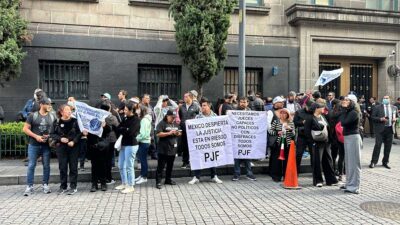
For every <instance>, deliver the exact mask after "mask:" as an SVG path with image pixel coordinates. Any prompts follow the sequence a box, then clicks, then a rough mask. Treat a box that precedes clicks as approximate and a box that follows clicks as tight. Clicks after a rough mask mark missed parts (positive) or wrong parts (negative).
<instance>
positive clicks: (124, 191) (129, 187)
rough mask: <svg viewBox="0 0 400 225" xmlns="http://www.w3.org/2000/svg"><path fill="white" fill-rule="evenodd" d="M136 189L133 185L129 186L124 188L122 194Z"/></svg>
mask: <svg viewBox="0 0 400 225" xmlns="http://www.w3.org/2000/svg"><path fill="white" fill-rule="evenodd" d="M134 191H135V188H134V187H133V186H127V187H126V188H125V189H124V190H122V191H121V193H122V194H129V193H132V192H134Z"/></svg>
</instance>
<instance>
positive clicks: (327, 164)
mask: <svg viewBox="0 0 400 225" xmlns="http://www.w3.org/2000/svg"><path fill="white" fill-rule="evenodd" d="M324 107H325V105H323V104H320V103H313V104H312V105H311V111H313V112H314V116H313V117H312V118H311V121H306V124H310V126H311V132H313V131H322V132H324V128H326V129H325V131H326V132H328V133H329V126H328V122H327V120H326V119H325V117H324V116H323V115H322V111H323V109H324ZM311 132H310V135H311ZM312 155H313V162H312V169H313V184H314V186H317V187H322V186H323V185H322V183H323V182H324V179H323V178H322V172H323V173H324V176H325V180H326V184H327V185H328V186H332V185H336V184H338V180H337V179H336V176H335V172H334V171H333V165H332V155H331V150H330V146H329V134H327V136H326V139H325V140H315V138H314V147H313V153H312Z"/></svg>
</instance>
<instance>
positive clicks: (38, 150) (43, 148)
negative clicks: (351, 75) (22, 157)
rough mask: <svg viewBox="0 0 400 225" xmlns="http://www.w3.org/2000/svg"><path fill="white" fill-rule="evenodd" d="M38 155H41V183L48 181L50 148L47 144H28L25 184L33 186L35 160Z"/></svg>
mask: <svg viewBox="0 0 400 225" xmlns="http://www.w3.org/2000/svg"><path fill="white" fill-rule="evenodd" d="M39 155H42V164H43V184H48V183H49V178H50V148H49V146H48V145H31V144H30V145H28V160H29V164H28V172H27V184H28V185H29V186H33V179H34V177H35V168H36V162H37V158H38V156H39Z"/></svg>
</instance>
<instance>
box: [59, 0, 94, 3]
mask: <svg viewBox="0 0 400 225" xmlns="http://www.w3.org/2000/svg"><path fill="white" fill-rule="evenodd" d="M55 1H65V2H89V3H99V0H55Z"/></svg>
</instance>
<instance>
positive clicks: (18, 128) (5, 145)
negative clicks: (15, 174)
mask: <svg viewBox="0 0 400 225" xmlns="http://www.w3.org/2000/svg"><path fill="white" fill-rule="evenodd" d="M23 127H24V123H23V122H18V123H17V122H12V123H4V124H0V158H1V156H24V155H26V146H27V144H28V137H27V136H26V135H25V134H24V132H23V131H22V128H23Z"/></svg>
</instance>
